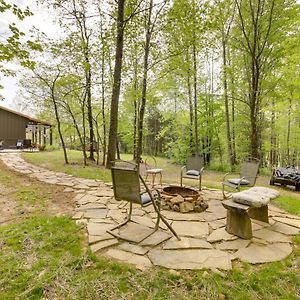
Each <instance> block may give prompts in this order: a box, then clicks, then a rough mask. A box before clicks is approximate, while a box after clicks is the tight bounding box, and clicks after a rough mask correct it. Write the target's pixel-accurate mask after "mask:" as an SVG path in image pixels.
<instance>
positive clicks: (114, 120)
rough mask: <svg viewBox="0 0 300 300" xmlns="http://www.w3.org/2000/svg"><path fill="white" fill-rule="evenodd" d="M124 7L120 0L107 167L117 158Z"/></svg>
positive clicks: (122, 1)
mask: <svg viewBox="0 0 300 300" xmlns="http://www.w3.org/2000/svg"><path fill="white" fill-rule="evenodd" d="M124 8H125V0H118V20H117V43H116V56H115V69H114V82H113V91H112V98H111V105H110V128H109V140H108V151H107V161H106V168H110V167H111V162H112V161H114V160H115V156H116V148H117V134H118V110H119V97H120V88H121V77H122V58H123V40H124Z"/></svg>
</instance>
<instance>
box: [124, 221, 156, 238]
mask: <svg viewBox="0 0 300 300" xmlns="http://www.w3.org/2000/svg"><path fill="white" fill-rule="evenodd" d="M152 231H153V229H151V228H149V227H147V226H144V225H141V224H136V223H133V222H129V223H128V224H126V225H125V226H123V227H121V228H120V230H119V235H120V236H121V238H122V239H124V240H129V241H132V242H134V243H140V242H141V241H142V240H143V239H145V238H146V236H148V235H149V234H150V233H151V232H152Z"/></svg>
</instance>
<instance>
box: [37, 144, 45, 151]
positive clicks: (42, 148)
mask: <svg viewBox="0 0 300 300" xmlns="http://www.w3.org/2000/svg"><path fill="white" fill-rule="evenodd" d="M38 149H39V151H45V149H46V145H38Z"/></svg>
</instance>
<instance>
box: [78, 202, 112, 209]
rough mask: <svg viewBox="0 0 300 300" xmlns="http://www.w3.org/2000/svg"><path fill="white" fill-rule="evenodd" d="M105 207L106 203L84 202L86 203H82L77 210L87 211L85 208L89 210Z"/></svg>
mask: <svg viewBox="0 0 300 300" xmlns="http://www.w3.org/2000/svg"><path fill="white" fill-rule="evenodd" d="M103 208H105V209H106V205H105V204H102V203H97V202H95V203H87V204H84V205H80V207H79V208H77V210H79V211H85V210H88V209H103Z"/></svg>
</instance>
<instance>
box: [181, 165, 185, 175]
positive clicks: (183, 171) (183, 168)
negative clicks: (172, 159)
mask: <svg viewBox="0 0 300 300" xmlns="http://www.w3.org/2000/svg"><path fill="white" fill-rule="evenodd" d="M180 173H181V175H182V174H183V173H186V166H183V167H181V170H180Z"/></svg>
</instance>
